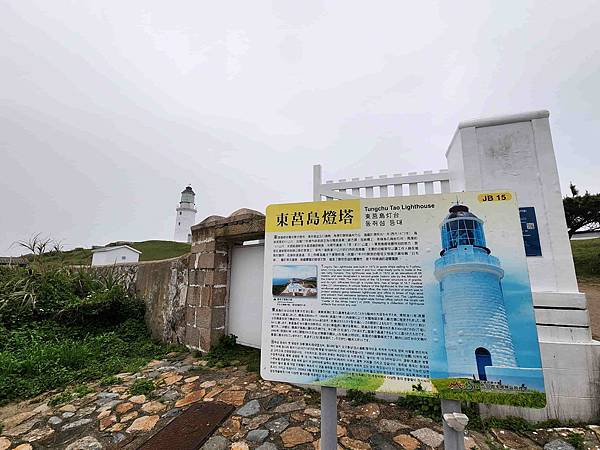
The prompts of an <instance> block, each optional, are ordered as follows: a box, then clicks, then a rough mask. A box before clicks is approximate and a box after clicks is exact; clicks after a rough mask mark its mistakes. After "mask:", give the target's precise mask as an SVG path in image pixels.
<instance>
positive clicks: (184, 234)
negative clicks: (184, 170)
mask: <svg viewBox="0 0 600 450" xmlns="http://www.w3.org/2000/svg"><path fill="white" fill-rule="evenodd" d="M195 196H196V194H194V191H193V190H192V187H191V186H188V187H186V188H185V189H184V190H183V191H181V201H180V202H179V206H178V207H177V209H176V210H175V211H176V214H177V216H176V217H175V237H174V240H176V241H178V242H192V231H191V229H190V228H191V227H192V225H194V223H195V221H196V204H195V203H194V197H195Z"/></svg>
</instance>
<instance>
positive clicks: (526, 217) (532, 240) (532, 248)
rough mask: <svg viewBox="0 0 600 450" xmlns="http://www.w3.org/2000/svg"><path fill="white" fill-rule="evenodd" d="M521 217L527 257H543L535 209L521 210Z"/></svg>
mask: <svg viewBox="0 0 600 450" xmlns="http://www.w3.org/2000/svg"><path fill="white" fill-rule="evenodd" d="M519 216H520V218H521V230H522V231H523V244H525V255H526V256H542V246H541V245H540V234H539V232H538V225H537V220H536V218H535V208H534V207H533V206H528V207H525V208H519Z"/></svg>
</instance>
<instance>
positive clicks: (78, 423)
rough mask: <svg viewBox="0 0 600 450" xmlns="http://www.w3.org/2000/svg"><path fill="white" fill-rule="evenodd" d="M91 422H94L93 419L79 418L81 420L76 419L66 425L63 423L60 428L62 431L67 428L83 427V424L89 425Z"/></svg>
mask: <svg viewBox="0 0 600 450" xmlns="http://www.w3.org/2000/svg"><path fill="white" fill-rule="evenodd" d="M90 422H92V419H79V420H76V421H75V422H71V423H68V424H66V425H63V426H62V428H61V429H60V431H66V430H70V429H72V428H77V427H81V426H83V425H87V424H88V423H90Z"/></svg>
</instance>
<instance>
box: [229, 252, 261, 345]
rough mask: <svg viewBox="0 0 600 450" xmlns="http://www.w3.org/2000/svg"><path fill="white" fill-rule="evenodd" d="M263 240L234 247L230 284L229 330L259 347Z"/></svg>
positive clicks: (244, 341) (243, 343) (248, 343)
mask: <svg viewBox="0 0 600 450" xmlns="http://www.w3.org/2000/svg"><path fill="white" fill-rule="evenodd" d="M264 252H265V246H264V245H263V244H257V245H244V246H239V247H234V248H233V253H232V257H231V275H230V285H229V328H228V332H229V334H235V335H236V336H237V338H238V339H237V342H238V343H239V344H242V345H248V346H250V347H256V348H260V336H261V329H262V286H263V273H264Z"/></svg>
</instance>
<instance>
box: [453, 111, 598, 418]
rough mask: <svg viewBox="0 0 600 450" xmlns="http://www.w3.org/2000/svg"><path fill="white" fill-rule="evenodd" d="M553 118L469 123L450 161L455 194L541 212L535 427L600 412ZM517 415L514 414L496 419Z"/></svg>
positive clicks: (539, 114) (531, 264)
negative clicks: (539, 388)
mask: <svg viewBox="0 0 600 450" xmlns="http://www.w3.org/2000/svg"><path fill="white" fill-rule="evenodd" d="M548 117H549V112H548V111H535V112H530V113H523V114H516V115H510V116H502V117H496V118H490V119H480V120H474V121H467V122H461V123H460V124H459V125H458V129H457V130H456V133H455V134H454V137H453V139H452V142H451V144H450V146H449V148H448V151H447V153H446V158H447V160H448V170H449V174H450V187H451V191H453V192H460V191H480V190H486V191H498V190H505V189H508V190H512V191H514V192H515V193H516V195H517V201H518V204H519V206H520V207H534V208H535V214H536V218H537V224H538V231H539V237H540V244H541V249H542V256H530V257H527V265H528V269H529V276H530V279H531V287H532V291H533V302H534V307H535V313H536V322H537V328H538V335H539V339H540V347H541V351H542V360H543V367H544V377H545V385H546V392H547V394H548V406H547V407H546V409H545V410H541V411H535V410H529V411H523V412H522V413H520V415H524V416H527V417H528V418H530V419H540V420H541V419H545V418H562V419H569V418H570V419H582V420H586V419H588V418H592V417H593V415H594V414H598V409H599V406H598V405H600V345H599V343H598V342H596V341H592V338H591V332H590V328H589V316H588V312H587V308H586V302H585V296H584V294H581V293H579V289H578V287H577V278H576V276H575V268H574V265H573V256H572V254H571V246H570V242H569V238H568V234H567V226H566V222H565V216H564V210H563V206H562V194H561V191H560V182H559V178H558V170H557V166H556V159H555V156H554V148H553V145H552V136H551V134H550V125H549V121H548ZM503 411H504V412H506V413H509V414H516V413H517V411H516V410H515V409H514V408H502V407H491V412H492V413H494V414H498V413H499V412H500V413H502V412H503Z"/></svg>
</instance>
